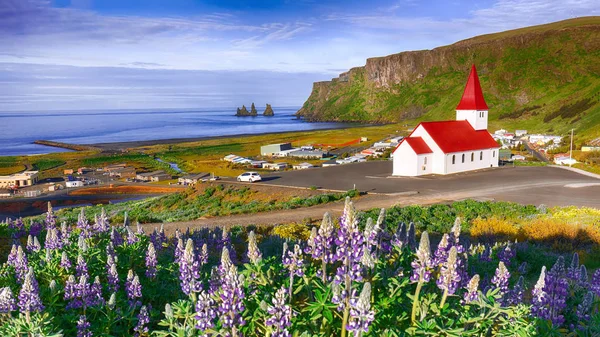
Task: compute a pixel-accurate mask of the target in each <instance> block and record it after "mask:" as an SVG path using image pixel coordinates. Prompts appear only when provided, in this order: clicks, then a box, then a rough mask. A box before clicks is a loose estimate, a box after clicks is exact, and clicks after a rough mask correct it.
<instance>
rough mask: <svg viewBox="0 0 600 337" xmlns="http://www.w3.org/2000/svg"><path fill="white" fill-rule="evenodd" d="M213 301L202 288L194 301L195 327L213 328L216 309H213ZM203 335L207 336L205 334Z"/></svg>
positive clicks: (201, 329) (199, 328) (201, 328)
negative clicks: (196, 300)
mask: <svg viewBox="0 0 600 337" xmlns="http://www.w3.org/2000/svg"><path fill="white" fill-rule="evenodd" d="M214 306H215V301H214V300H213V299H212V297H211V296H210V295H209V294H207V293H205V292H204V291H203V290H201V291H200V293H199V294H198V302H196V316H194V317H195V318H196V329H198V330H200V331H205V330H207V329H211V328H214V326H215V318H216V317H217V311H216V310H215V307H214ZM203 336H207V335H206V334H205V335H203Z"/></svg>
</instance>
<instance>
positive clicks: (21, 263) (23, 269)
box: [12, 246, 29, 282]
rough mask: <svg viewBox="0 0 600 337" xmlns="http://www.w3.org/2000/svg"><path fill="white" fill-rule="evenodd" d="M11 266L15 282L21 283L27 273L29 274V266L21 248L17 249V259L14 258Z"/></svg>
mask: <svg viewBox="0 0 600 337" xmlns="http://www.w3.org/2000/svg"><path fill="white" fill-rule="evenodd" d="M12 266H13V267H14V268H15V272H16V274H17V281H18V282H23V280H24V279H25V276H27V273H28V272H29V264H28V261H27V255H25V252H24V251H23V248H21V246H19V247H18V248H17V257H16V258H15V260H14V262H13V264H12Z"/></svg>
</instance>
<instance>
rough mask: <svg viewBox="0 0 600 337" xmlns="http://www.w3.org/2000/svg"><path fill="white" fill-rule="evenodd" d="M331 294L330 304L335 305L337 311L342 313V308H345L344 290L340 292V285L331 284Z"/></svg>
mask: <svg viewBox="0 0 600 337" xmlns="http://www.w3.org/2000/svg"><path fill="white" fill-rule="evenodd" d="M331 292H332V297H331V302H332V303H333V304H337V311H339V312H343V311H344V308H345V306H346V294H345V290H344V291H343V292H342V288H341V287H340V285H339V284H337V283H335V282H333V283H332V284H331Z"/></svg>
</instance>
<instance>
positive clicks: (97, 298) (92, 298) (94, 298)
mask: <svg viewBox="0 0 600 337" xmlns="http://www.w3.org/2000/svg"><path fill="white" fill-rule="evenodd" d="M102 304H104V298H103V297H102V284H100V277H98V276H96V277H95V278H94V283H92V286H91V287H90V294H89V304H88V306H96V305H102Z"/></svg>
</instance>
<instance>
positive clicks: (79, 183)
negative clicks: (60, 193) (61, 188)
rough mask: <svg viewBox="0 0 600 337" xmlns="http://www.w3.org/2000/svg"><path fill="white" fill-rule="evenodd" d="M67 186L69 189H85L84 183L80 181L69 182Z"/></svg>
mask: <svg viewBox="0 0 600 337" xmlns="http://www.w3.org/2000/svg"><path fill="white" fill-rule="evenodd" d="M65 184H66V186H67V187H68V188H71V187H83V181H80V180H73V181H67V182H66V183H65Z"/></svg>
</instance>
